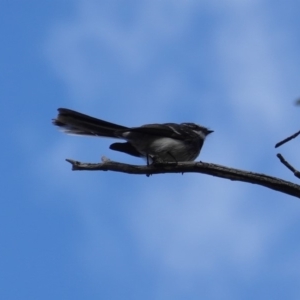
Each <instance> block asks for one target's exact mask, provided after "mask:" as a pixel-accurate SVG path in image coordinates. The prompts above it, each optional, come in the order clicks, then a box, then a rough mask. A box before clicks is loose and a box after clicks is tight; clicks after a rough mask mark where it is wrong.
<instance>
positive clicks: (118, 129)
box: [52, 108, 214, 164]
mask: <svg viewBox="0 0 300 300" xmlns="http://www.w3.org/2000/svg"><path fill="white" fill-rule="evenodd" d="M52 123H53V124H54V125H55V126H58V127H59V128H60V129H61V130H62V131H64V132H65V133H67V134H75V135H83V136H96V137H109V138H116V139H121V140H124V141H125V142H117V143H113V144H111V145H110V147H109V148H110V149H111V150H115V151H119V152H123V153H126V154H129V155H132V156H136V157H142V158H146V160H147V164H149V162H151V163H157V162H159V163H164V162H166V163H167V162H175V163H178V162H185V161H194V160H195V159H196V158H197V157H198V155H199V154H200V151H201V148H202V146H203V144H204V140H205V138H206V136H207V135H209V134H211V133H212V132H214V131H213V130H210V129H208V128H206V127H203V126H200V125H197V124H195V123H181V124H177V123H163V124H145V125H142V126H139V127H126V126H122V125H118V124H114V123H111V122H107V121H104V120H101V119H97V118H94V117H91V116H88V115H85V114H82V113H80V112H77V111H74V110H71V109H68V108H59V109H58V115H57V117H56V118H55V119H52Z"/></svg>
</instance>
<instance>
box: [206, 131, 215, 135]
mask: <svg viewBox="0 0 300 300" xmlns="http://www.w3.org/2000/svg"><path fill="white" fill-rule="evenodd" d="M213 132H214V131H213V130H207V134H206V135H208V134H211V133H213Z"/></svg>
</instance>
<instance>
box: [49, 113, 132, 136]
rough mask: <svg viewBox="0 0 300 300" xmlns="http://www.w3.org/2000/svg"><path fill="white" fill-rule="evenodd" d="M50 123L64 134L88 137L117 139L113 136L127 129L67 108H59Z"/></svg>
mask: <svg viewBox="0 0 300 300" xmlns="http://www.w3.org/2000/svg"><path fill="white" fill-rule="evenodd" d="M52 123H53V124H54V125H56V126H58V127H60V128H61V129H62V130H63V131H64V132H65V133H68V134H77V135H88V136H104V137H114V138H116V137H118V136H116V135H115V132H116V131H118V130H122V129H123V130H124V129H127V127H125V126H121V125H117V124H114V123H110V122H106V121H103V120H100V119H96V118H93V117H90V116H88V115H84V114H82V113H79V112H77V111H74V110H71V109H67V108H59V109H58V116H57V117H56V119H53V120H52Z"/></svg>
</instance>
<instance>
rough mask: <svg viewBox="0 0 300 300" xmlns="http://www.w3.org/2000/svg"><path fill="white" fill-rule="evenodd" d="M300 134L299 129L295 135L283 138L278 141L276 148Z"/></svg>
mask: <svg viewBox="0 0 300 300" xmlns="http://www.w3.org/2000/svg"><path fill="white" fill-rule="evenodd" d="M299 134H300V130H299V131H298V132H296V133H294V134H293V135H291V136H289V137H287V138H286V139H284V140H282V141H281V142H279V143H277V144H276V145H275V148H278V147H280V146H281V145H283V144H285V143H287V142H289V141H290V140H292V139H294V138H295V137H297V136H298V135H299Z"/></svg>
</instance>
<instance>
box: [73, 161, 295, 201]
mask: <svg viewBox="0 0 300 300" xmlns="http://www.w3.org/2000/svg"><path fill="white" fill-rule="evenodd" d="M67 161H68V162H69V163H71V164H72V170H74V171H77V170H87V171H115V172H122V173H128V174H136V175H147V176H150V175H154V174H164V173H202V174H207V175H212V176H216V177H220V178H226V179H230V180H234V181H242V182H249V183H253V184H258V185H261V186H264V187H267V188H269V189H273V190H275V191H279V192H282V193H285V194H288V195H291V196H294V197H297V198H300V185H297V184H294V183H292V182H288V181H285V180H282V179H279V178H276V177H272V176H268V175H265V174H260V173H254V172H248V171H243V170H238V169H233V168H228V167H225V166H221V165H216V164H210V163H204V162H181V163H178V164H175V165H174V163H164V164H159V165H158V164H157V165H150V166H137V165H128V164H124V163H118V162H113V161H109V160H108V161H104V162H102V163H98V164H92V163H81V162H79V161H75V160H72V159H67Z"/></svg>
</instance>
